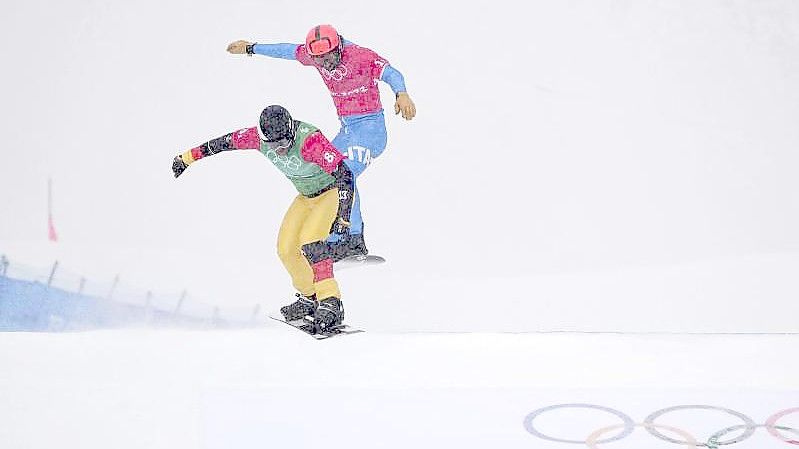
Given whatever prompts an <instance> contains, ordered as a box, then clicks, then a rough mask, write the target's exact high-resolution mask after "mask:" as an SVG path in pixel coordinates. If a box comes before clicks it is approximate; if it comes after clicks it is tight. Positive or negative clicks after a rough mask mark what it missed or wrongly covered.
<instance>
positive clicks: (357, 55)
mask: <svg viewBox="0 0 799 449" xmlns="http://www.w3.org/2000/svg"><path fill="white" fill-rule="evenodd" d="M295 56H296V58H297V61H299V62H300V63H301V64H303V65H307V66H312V67H314V68H316V70H317V71H318V72H319V74H320V75H321V76H322V80H323V81H324V82H325V84H326V85H327V88H328V90H330V95H331V96H332V97H333V103H334V104H335V105H336V111H337V112H338V115H339V116H346V115H355V114H368V113H372V112H378V111H380V110H382V109H383V106H382V105H381V103H380V91H379V90H378V87H377V81H378V80H380V77H381V76H382V74H383V69H385V68H386V66H388V61H387V60H385V59H384V58H381V57H380V56H379V55H378V54H377V53H375V52H374V51H372V50H369V49H368V48H364V47H359V46H357V45H355V44H352V43H347V44H346V45H344V48H343V50H342V52H341V63H340V64H339V65H338V67H336V68H335V69H333V70H332V71H328V70H325V69H324V68H322V67H318V66H316V65H314V63H313V61H312V60H311V57H310V56H309V55H308V52H307V50H306V49H305V46H304V45H298V46H297V50H296V53H295Z"/></svg>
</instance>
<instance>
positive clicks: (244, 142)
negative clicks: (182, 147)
mask: <svg viewBox="0 0 799 449" xmlns="http://www.w3.org/2000/svg"><path fill="white" fill-rule="evenodd" d="M259 148H260V138H259V136H258V128H255V127H253V128H243V129H240V130H238V131H234V132H232V133H228V134H225V135H224V136H222V137H217V138H216V139H211V140H209V141H208V142H205V143H204V144H202V145H199V146H196V147H194V148H192V149H190V150H188V151H185V152H183V153H181V154H179V155H177V156H175V158H174V159H173V160H172V172H173V173H174V174H175V177H176V178H177V177H178V176H180V175H181V174H182V173H183V171H184V170H186V168H187V167H188V166H189V165H191V164H193V163H194V162H196V161H198V160H200V159H202V158H204V157H206V156H211V155H213V154H216V153H219V152H222V151H228V150H257V149H259Z"/></svg>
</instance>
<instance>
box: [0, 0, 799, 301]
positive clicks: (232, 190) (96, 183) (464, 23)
mask: <svg viewBox="0 0 799 449" xmlns="http://www.w3.org/2000/svg"><path fill="white" fill-rule="evenodd" d="M516 5H517V3H515V2H507V1H505V2H493V3H492V4H491V7H490V8H489V7H487V6H486V5H483V4H480V5H475V6H471V5H464V4H463V3H462V2H444V3H442V4H438V3H434V2H420V1H415V0H414V1H411V2H405V3H401V4H397V5H396V6H391V7H389V6H386V5H383V4H375V3H373V2H364V1H355V2H346V4H342V3H341V2H325V3H317V2H312V1H308V0H300V1H292V2H289V1H284V2H274V1H270V2H250V1H243V0H234V1H228V2H216V3H202V4H198V3H196V2H188V1H183V2H178V1H157V2H156V1H152V0H147V1H141V2H122V1H112V2H100V1H86V0H80V1H74V2H68V3H60V2H53V1H41V0H34V1H29V2H17V3H15V4H14V5H13V7H9V8H5V11H4V13H3V15H2V17H0V49H2V54H3V55H4V64H3V66H4V70H2V72H0V97H1V98H2V103H3V109H2V112H0V114H1V118H2V119H1V120H0V136H2V138H3V139H4V141H3V145H2V149H0V191H2V192H4V195H2V200H0V214H2V217H3V219H2V220H0V252H4V253H7V254H9V256H10V257H11V258H12V260H13V261H19V262H24V263H26V264H30V265H36V266H46V265H48V264H50V262H51V261H52V260H53V259H55V258H58V259H59V260H60V261H61V262H62V265H63V266H65V267H68V268H69V269H70V270H71V271H73V272H76V273H80V274H82V275H85V276H87V277H89V278H90V279H110V278H111V277H112V276H113V275H114V274H116V273H121V274H122V276H123V278H124V279H125V280H126V281H128V282H130V283H132V284H135V285H140V286H142V287H143V288H152V289H156V290H157V289H162V290H169V291H179V290H180V289H182V288H184V287H185V288H188V289H189V290H190V291H191V292H193V293H194V294H195V295H198V296H206V297H209V298H210V301H212V302H214V301H216V302H223V303H225V304H235V305H248V304H251V303H254V302H258V301H262V300H264V298H269V300H270V301H274V298H276V297H277V298H280V299H279V300H278V302H279V301H282V299H283V298H284V297H287V296H289V295H290V285H289V283H288V278H287V276H286V275H285V274H284V272H283V268H282V267H281V265H280V264H279V261H278V259H277V256H276V254H275V250H274V242H275V238H276V232H277V229H278V226H279V223H280V220H281V218H282V216H283V213H284V212H285V209H286V208H287V206H288V204H289V203H290V201H291V199H292V198H293V195H294V193H293V191H292V187H291V185H290V183H289V182H288V181H287V180H285V179H284V178H282V177H281V175H280V174H279V173H278V172H277V171H276V170H275V169H274V168H273V167H271V166H270V165H269V164H268V161H266V160H265V159H264V158H262V157H260V156H259V155H258V154H256V153H252V154H224V155H220V156H215V157H214V158H212V159H209V160H207V161H202V163H199V164H197V165H195V166H192V167H191V168H190V169H189V171H188V172H187V173H186V175H185V176H183V177H181V178H180V179H179V180H177V181H176V180H174V179H173V178H172V175H171V171H170V164H171V159H172V157H173V156H174V155H175V154H177V153H178V152H181V151H184V150H185V149H188V148H190V147H192V146H194V145H196V144H198V143H200V142H202V141H204V140H207V139H209V138H212V137H216V136H219V135H222V134H224V133H226V132H228V131H231V130H233V129H236V128H239V127H243V126H251V125H253V124H255V123H256V120H257V117H258V114H259V113H260V110H261V109H262V107H263V106H265V105H266V104H269V103H280V104H284V105H285V106H287V107H288V108H289V109H290V110H291V111H292V112H293V113H294V115H295V117H297V118H300V119H302V120H306V121H309V122H312V123H315V124H317V125H319V126H320V127H321V128H322V129H323V131H324V132H325V134H327V135H328V136H329V137H331V138H332V137H333V136H334V135H335V133H336V132H337V130H338V127H337V121H336V118H335V112H334V109H333V107H332V102H331V101H330V98H329V96H328V94H327V92H326V90H325V88H324V86H323V84H322V82H321V80H320V79H319V77H318V75H317V74H316V73H315V71H313V70H312V69H308V68H304V67H302V66H300V65H299V64H297V63H292V62H287V61H279V60H271V59H268V58H259V57H253V58H246V57H236V56H232V55H229V54H227V53H226V52H225V51H224V50H225V47H226V45H227V43H228V42H230V41H232V40H235V39H251V40H257V41H260V42H301V40H302V39H303V38H304V35H305V32H306V31H307V29H308V28H309V27H310V26H312V25H314V24H316V23H322V22H328V23H333V24H335V25H336V26H337V27H338V28H339V31H340V32H341V33H342V34H343V35H344V36H345V37H346V38H348V39H350V40H353V41H355V42H356V43H359V44H361V45H364V46H367V47H370V48H372V49H374V50H376V51H377V52H379V53H380V54H381V55H383V56H385V57H386V58H388V59H389V61H391V62H392V63H393V64H394V65H395V66H396V67H397V68H398V69H399V70H400V71H402V72H403V74H404V75H405V78H406V82H407V86H408V89H409V92H410V93H411V95H412V97H413V99H414V101H415V102H416V105H417V109H418V117H417V118H416V119H415V120H414V121H412V122H409V123H408V122H404V121H403V120H401V119H399V118H398V117H396V116H393V115H392V114H389V115H388V132H389V145H388V150H387V153H385V154H384V156H382V157H381V158H380V159H379V160H378V161H377V162H376V163H375V164H374V166H372V167H371V168H370V169H369V170H368V171H367V172H366V175H365V176H364V177H363V178H362V179H361V189H362V196H363V208H364V214H365V218H366V221H367V228H366V229H367V234H366V235H367V243H368V244H369V247H370V249H371V250H372V251H373V252H374V253H376V254H380V255H383V256H385V257H387V258H388V259H389V263H390V270H391V273H392V275H396V276H403V275H409V276H421V277H425V278H427V279H428V280H429V279H433V278H436V277H440V276H446V277H451V278H460V277H469V276H475V275H481V276H498V277H502V276H511V275H514V276H538V275H548V274H570V273H585V272H588V273H593V272H602V271H607V270H618V269H621V268H625V267H626V268H640V267H662V266H668V265H673V264H685V263H694V262H696V261H703V260H725V259H730V258H736V257H748V256H752V255H762V254H771V255H775V254H776V255H778V256H780V255H782V256H786V255H787V256H790V257H795V256H796V252H797V249H799V235H798V234H797V232H796V230H797V229H799V204H798V203H797V200H796V192H797V190H798V188H799V181H797V179H799V178H797V177H796V175H795V174H796V167H797V163H799V154H798V153H797V151H796V150H797V148H799V127H798V126H796V123H797V118H799V59H797V58H796V55H797V54H799V4H797V3H796V2H793V1H789V0H784V1H768V2H749V1H743V0H738V1H721V0H707V1H702V2H689V1H620V0H617V1H610V0H606V1H588V0H582V1H577V0H572V1H563V2H554V1H549V2H544V1H536V2H528V6H527V7H526V8H525V10H524V11H520V10H518V9H517V6H516ZM381 90H382V91H383V100H384V106H385V107H387V108H391V106H392V104H393V103H392V96H391V93H390V89H389V88H388V86H387V85H385V84H381ZM49 176H52V178H53V182H54V187H55V210H54V213H55V219H56V226H57V229H58V231H59V234H60V236H61V241H60V243H59V244H58V245H51V244H49V243H48V242H47V241H46V237H47V233H46V185H47V178H48V177H49ZM386 267H387V268H386V269H388V267H389V265H386ZM364 273H367V272H364ZM368 276H371V275H369V274H364V275H363V277H361V278H356V277H350V278H348V279H347V282H350V283H353V284H354V283H364V282H366V283H367V284H368V285H370V286H374V287H375V289H374V290H373V291H372V293H369V294H372V295H376V294H378V293H375V291H377V289H380V288H386V287H387V286H385V285H380V283H379V282H377V281H374V282H373V283H372V284H369V280H368ZM776 282H778V283H780V282H784V283H786V285H788V283H789V280H788V279H786V278H782V277H777V278H776ZM350 285H352V284H350ZM790 285H793V284H790ZM399 287H404V286H403V285H396V286H391V288H399ZM794 287H795V286H794ZM342 288H343V289H344V290H345V291H346V289H347V286H346V285H343V286H342ZM792 288H793V287H792ZM720 294H721V293H720V292H719V291H717V290H712V289H711V290H710V291H709V292H708V293H707V296H710V297H714V295H715V297H718V295H720ZM256 297H257V299H256ZM220 298H224V299H220Z"/></svg>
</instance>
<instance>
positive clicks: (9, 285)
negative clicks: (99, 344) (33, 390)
mask: <svg viewBox="0 0 799 449" xmlns="http://www.w3.org/2000/svg"><path fill="white" fill-rule="evenodd" d="M67 286H72V288H74V291H70V290H69V289H68V287H67ZM100 292H102V293H100ZM259 310H260V305H254V307H252V308H247V309H243V308H229V309H227V310H225V311H223V310H221V309H220V308H219V307H216V306H211V305H208V304H207V303H202V302H200V301H197V300H194V299H192V298H191V297H190V296H189V295H188V294H187V292H186V291H183V292H179V293H169V294H155V293H153V292H152V291H148V290H141V289H136V288H132V287H130V286H127V285H125V284H124V283H122V282H121V281H120V278H119V276H117V277H116V278H115V279H113V280H112V281H109V282H104V283H103V282H88V281H87V280H86V279H85V278H83V277H79V276H75V275H72V274H70V273H68V272H66V271H65V270H63V269H61V268H59V267H58V262H55V263H54V264H53V266H52V267H51V268H49V269H41V268H40V269H36V268H30V267H26V266H22V265H19V264H11V263H10V261H9V259H8V258H7V257H6V256H5V255H3V256H1V257H0V331H33V332H37V331H38V332H62V331H80V330H91V329H109V328H120V327H142V326H144V327H191V328H229V327H248V326H253V325H257V318H258V312H259Z"/></svg>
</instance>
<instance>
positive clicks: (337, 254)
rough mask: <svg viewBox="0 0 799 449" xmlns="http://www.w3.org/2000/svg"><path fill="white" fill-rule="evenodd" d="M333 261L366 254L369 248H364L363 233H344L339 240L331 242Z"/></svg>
mask: <svg viewBox="0 0 799 449" xmlns="http://www.w3.org/2000/svg"><path fill="white" fill-rule="evenodd" d="M330 246H331V247H332V253H333V262H338V261H340V260H344V259H346V258H348V257H353V256H366V255H367V254H369V250H368V249H366V242H364V240H363V234H346V235H345V236H344V237H342V239H341V240H339V241H338V242H335V243H331V245H330Z"/></svg>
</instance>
